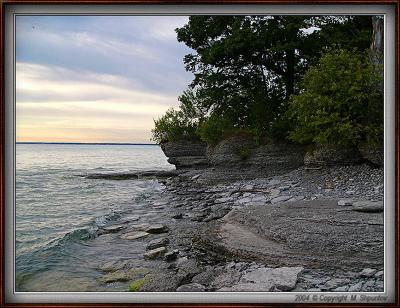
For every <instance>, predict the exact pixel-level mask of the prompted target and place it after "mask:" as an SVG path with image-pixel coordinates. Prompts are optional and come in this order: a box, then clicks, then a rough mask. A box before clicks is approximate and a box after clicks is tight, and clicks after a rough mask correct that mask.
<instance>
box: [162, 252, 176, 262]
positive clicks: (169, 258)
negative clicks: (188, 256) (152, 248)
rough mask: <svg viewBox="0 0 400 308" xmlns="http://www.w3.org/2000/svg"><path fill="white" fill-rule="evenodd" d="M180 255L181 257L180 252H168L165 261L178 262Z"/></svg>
mask: <svg viewBox="0 0 400 308" xmlns="http://www.w3.org/2000/svg"><path fill="white" fill-rule="evenodd" d="M178 255H179V250H173V251H170V252H167V253H166V254H165V255H164V259H165V261H167V262H171V261H174V260H176V258H177V257H178Z"/></svg>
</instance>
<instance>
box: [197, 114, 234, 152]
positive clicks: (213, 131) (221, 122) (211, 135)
mask: <svg viewBox="0 0 400 308" xmlns="http://www.w3.org/2000/svg"><path fill="white" fill-rule="evenodd" d="M232 129H233V125H232V122H231V121H230V120H229V119H228V118H227V117H222V116H221V117H219V116H217V115H216V114H213V115H211V116H210V117H209V118H208V119H207V120H205V121H203V122H202V123H201V124H200V125H199V127H198V128H197V131H196V133H197V134H198V136H199V137H200V139H201V140H203V141H205V142H207V143H208V144H210V145H215V144H217V143H218V141H220V140H221V139H222V137H223V136H224V135H225V133H226V132H227V131H230V130H232Z"/></svg>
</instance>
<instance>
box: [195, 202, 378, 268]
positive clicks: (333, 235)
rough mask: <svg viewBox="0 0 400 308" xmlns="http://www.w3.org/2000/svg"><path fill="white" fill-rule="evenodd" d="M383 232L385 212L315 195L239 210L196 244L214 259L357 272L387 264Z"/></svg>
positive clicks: (209, 229) (202, 233)
mask: <svg viewBox="0 0 400 308" xmlns="http://www.w3.org/2000/svg"><path fill="white" fill-rule="evenodd" d="M383 236H384V229H383V213H362V212H356V211H352V210H351V209H346V208H343V207H341V206H338V205H337V201H335V200H314V201H297V202H287V203H281V204H279V205H276V206H252V207H247V208H240V209H234V210H232V211H231V212H230V213H229V214H228V215H227V216H225V217H224V218H223V219H221V220H219V221H215V222H213V223H209V224H207V225H205V226H203V227H202V228H200V231H199V232H198V235H197V236H196V237H195V238H194V240H193V247H194V248H196V249H197V250H198V251H199V252H200V253H199V256H200V257H201V258H203V259H204V258H205V259H208V261H210V260H215V261H222V260H224V261H229V260H235V259H240V260H247V261H256V262H261V263H263V264H266V265H268V266H271V267H277V266H305V267H308V268H338V269H343V270H353V271H354V270H362V269H363V268H365V267H371V266H372V267H383Z"/></svg>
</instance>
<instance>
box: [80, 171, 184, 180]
mask: <svg viewBox="0 0 400 308" xmlns="http://www.w3.org/2000/svg"><path fill="white" fill-rule="evenodd" d="M177 175H178V172H176V171H175V170H171V171H165V170H150V171H142V172H133V173H94V174H88V175H84V177H85V178H87V179H102V180H114V181H119V180H132V179H140V178H148V177H155V178H169V177H173V176H177Z"/></svg>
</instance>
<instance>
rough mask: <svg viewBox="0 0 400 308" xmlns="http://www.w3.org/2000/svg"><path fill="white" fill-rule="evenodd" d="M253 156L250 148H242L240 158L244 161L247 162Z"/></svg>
mask: <svg viewBox="0 0 400 308" xmlns="http://www.w3.org/2000/svg"><path fill="white" fill-rule="evenodd" d="M250 155H251V150H250V149H249V148H248V147H244V146H243V147H241V148H240V149H239V156H240V158H241V159H242V160H246V159H247V158H249V157H250Z"/></svg>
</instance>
